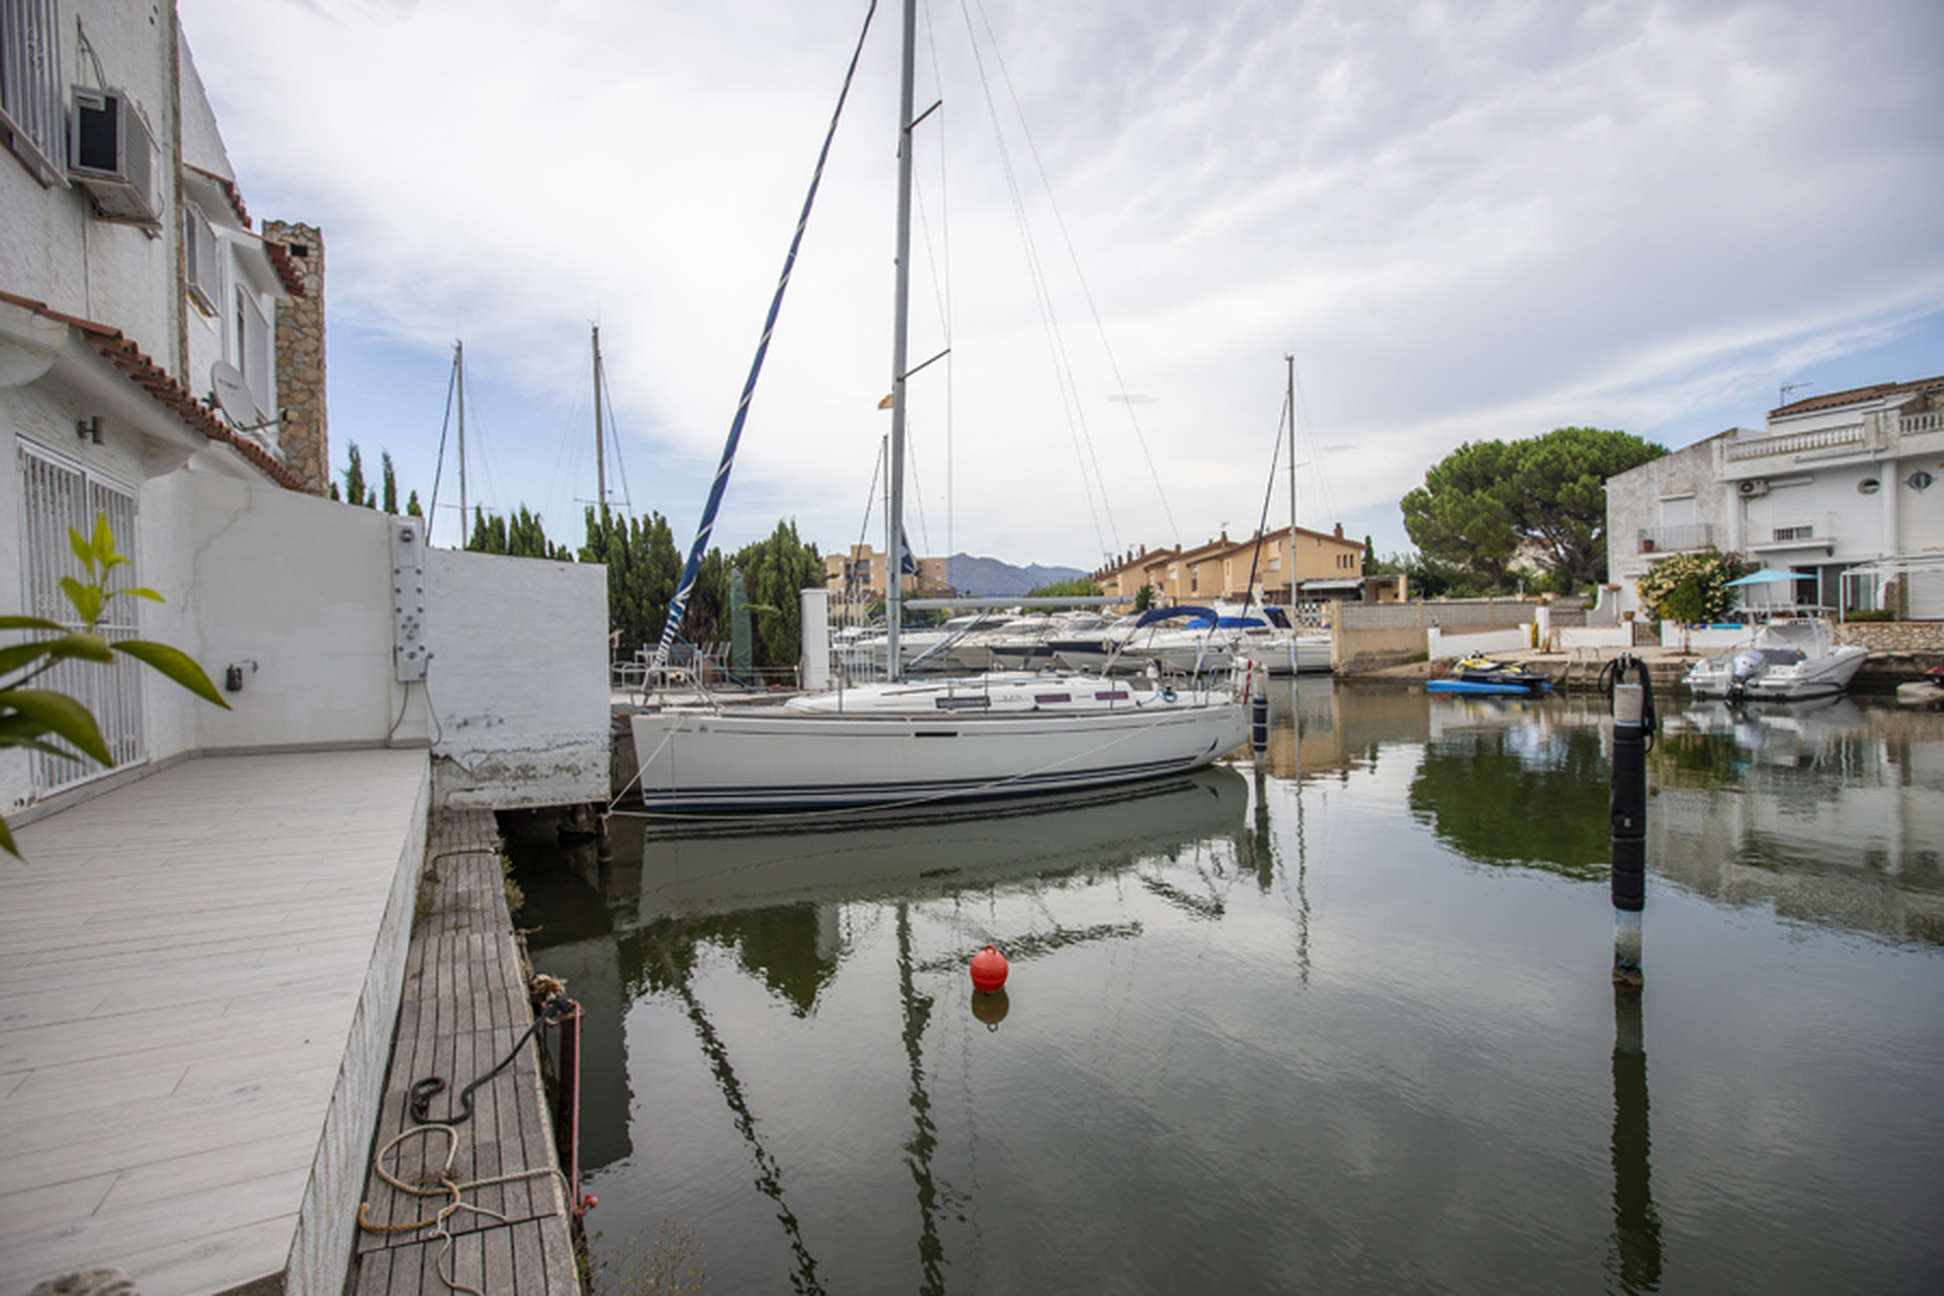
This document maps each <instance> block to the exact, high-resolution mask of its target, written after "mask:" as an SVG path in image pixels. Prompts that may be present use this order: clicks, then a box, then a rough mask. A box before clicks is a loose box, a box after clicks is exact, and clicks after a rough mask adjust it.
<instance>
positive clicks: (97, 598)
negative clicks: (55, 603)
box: [61, 576, 101, 625]
mask: <svg viewBox="0 0 1944 1296" xmlns="http://www.w3.org/2000/svg"><path fill="white" fill-rule="evenodd" d="M61 592H62V593H63V594H66V595H67V601H68V602H70V603H72V604H73V605H74V614H75V615H76V616H77V617H79V618H80V619H81V620H82V621H83V622H85V623H86V624H88V625H93V624H94V623H95V622H97V621H99V620H100V619H101V587H100V586H99V585H83V584H82V583H81V582H80V581H78V580H76V579H74V577H72V576H63V577H61Z"/></svg>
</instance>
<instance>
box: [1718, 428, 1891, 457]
mask: <svg viewBox="0 0 1944 1296" xmlns="http://www.w3.org/2000/svg"><path fill="white" fill-rule="evenodd" d="M1861 444H1863V425H1862V424H1861V423H1849V424H1845V425H1844V426H1842V427H1832V428H1817V429H1816V430H1815V431H1813V432H1791V433H1789V434H1788V435H1787V436H1774V437H1762V438H1761V439H1759V440H1755V441H1744V442H1742V443H1741V444H1740V445H1731V446H1729V447H1728V457H1729V458H1730V459H1760V458H1762V457H1763V456H1764V455H1780V454H1801V453H1802V452H1803V451H1805V450H1830V449H1834V448H1836V447H1837V446H1846V445H1861Z"/></svg>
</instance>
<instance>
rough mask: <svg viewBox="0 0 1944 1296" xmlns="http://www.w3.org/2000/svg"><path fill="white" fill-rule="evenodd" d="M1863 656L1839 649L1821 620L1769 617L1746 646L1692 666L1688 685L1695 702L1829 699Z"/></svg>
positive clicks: (1855, 648) (1848, 646) (1853, 646)
mask: <svg viewBox="0 0 1944 1296" xmlns="http://www.w3.org/2000/svg"><path fill="white" fill-rule="evenodd" d="M1867 656H1869V653H1868V651H1867V650H1866V649H1864V648H1861V647H1859V646H1857V645H1856V644H1838V643H1837V642H1836V641H1835V635H1834V633H1833V632H1832V631H1831V630H1830V626H1829V622H1828V620H1827V619H1825V618H1823V617H1819V616H1787V617H1774V618H1771V619H1770V620H1769V621H1768V622H1766V623H1765V624H1763V625H1761V626H1760V627H1758V628H1756V629H1755V631H1754V632H1753V634H1752V635H1751V637H1750V639H1749V642H1748V643H1747V644H1745V645H1743V646H1741V647H1739V648H1736V649H1734V650H1733V651H1730V652H1726V653H1723V654H1721V655H1720V656H1718V657H1710V658H1708V659H1707V660H1706V661H1703V662H1699V663H1697V664H1696V665H1695V666H1694V668H1693V669H1692V670H1690V671H1689V672H1688V675H1687V686H1688V691H1689V692H1691V693H1693V694H1694V695H1695V696H1696V697H1704V698H1726V699H1727V700H1729V701H1731V702H1738V701H1750V702H1800V701H1804V700H1807V699H1809V698H1819V697H1833V696H1835V695H1836V694H1838V693H1841V692H1842V691H1843V690H1844V689H1846V688H1848V687H1849V682H1850V680H1851V679H1852V678H1853V677H1854V676H1855V674H1856V672H1857V671H1858V669H1860V668H1861V667H1862V665H1863V660H1864V658H1865V657H1867Z"/></svg>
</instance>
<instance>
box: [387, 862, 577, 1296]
mask: <svg viewBox="0 0 1944 1296" xmlns="http://www.w3.org/2000/svg"><path fill="white" fill-rule="evenodd" d="M473 853H479V852H475V851H474V850H472V849H467V850H459V851H449V852H446V854H451V855H465V854H473ZM494 853H497V852H494ZM534 980H535V985H536V986H538V987H544V988H545V990H546V991H547V998H546V1000H545V1002H543V1003H542V1004H541V1005H540V1010H539V1013H538V1015H537V1016H535V1018H534V1020H533V1024H532V1025H531V1026H529V1027H527V1030H526V1033H525V1034H524V1035H522V1036H520V1038H519V1041H518V1042H517V1043H515V1044H514V1045H513V1047H512V1048H511V1049H509V1050H507V1054H506V1056H505V1057H504V1058H502V1059H500V1062H499V1065H497V1066H495V1067H494V1068H493V1069H492V1070H491V1071H488V1072H486V1073H485V1074H484V1075H481V1076H478V1077H476V1078H475V1079H474V1080H473V1081H472V1083H470V1084H468V1085H467V1086H466V1087H465V1088H464V1089H462V1090H460V1091H459V1098H458V1106H459V1108H460V1112H459V1114H458V1115H456V1116H448V1117H447V1118H446V1119H445V1120H443V1121H434V1120H430V1119H428V1114H429V1108H430V1105H431V1101H432V1099H433V1098H434V1097H436V1096H437V1095H438V1094H440V1093H441V1092H443V1091H444V1089H445V1087H446V1082H445V1079H444V1078H443V1077H440V1076H428V1077H427V1078H425V1079H423V1080H420V1081H418V1082H417V1083H415V1084H414V1085H413V1086H412V1087H411V1089H410V1090H409V1091H408V1093H407V1096H406V1114H407V1115H408V1116H409V1117H410V1119H412V1120H413V1121H416V1122H418V1123H417V1124H415V1125H411V1126H408V1127H407V1128H405V1129H403V1130H401V1131H399V1132H398V1133H397V1134H394V1135H393V1136H392V1137H391V1138H389V1139H387V1140H386V1141H385V1142H384V1144H383V1145H382V1146H380V1147H379V1149H378V1151H377V1154H376V1155H375V1156H373V1157H372V1164H371V1169H372V1173H373V1174H375V1175H377V1176H378V1178H379V1179H381V1180H383V1181H384V1182H385V1183H386V1184H387V1185H389V1186H390V1187H391V1188H392V1189H394V1190H395V1191H397V1192H401V1193H406V1194H409V1195H410V1196H413V1197H448V1198H449V1199H450V1200H448V1201H447V1202H446V1203H445V1204H444V1205H443V1206H441V1207H440V1208H439V1209H438V1210H436V1211H434V1212H433V1213H432V1214H430V1215H427V1216H425V1217H423V1218H422V1219H415V1220H411V1221H409V1222H406V1223H403V1224H380V1223H378V1222H377V1221H375V1220H373V1219H372V1218H371V1203H370V1202H368V1201H364V1202H359V1203H358V1227H359V1228H361V1229H363V1230H364V1231H365V1232H367V1233H382V1234H390V1233H416V1232H418V1231H419V1230H420V1229H426V1228H430V1229H434V1230H435V1231H436V1235H437V1236H438V1237H440V1238H442V1239H443V1240H444V1245H443V1246H441V1247H440V1249H439V1258H438V1260H437V1262H436V1265H435V1268H436V1269H437V1271H438V1275H439V1280H440V1281H441V1282H443V1283H444V1284H445V1285H446V1286H447V1287H448V1288H450V1289H451V1290H453V1291H455V1292H467V1293H469V1294H470V1296H486V1294H485V1292H483V1291H481V1290H480V1289H479V1288H477V1287H473V1286H469V1285H468V1284H466V1283H462V1282H460V1281H459V1280H458V1279H457V1278H456V1277H455V1276H454V1275H453V1273H452V1272H451V1270H450V1269H449V1268H448V1267H447V1266H448V1262H449V1261H450V1259H451V1257H452V1248H453V1242H454V1239H453V1236H452V1231H451V1230H450V1229H449V1228H448V1227H447V1226H446V1225H447V1221H448V1220H450V1219H451V1218H452V1216H453V1215H455V1214H457V1213H458V1212H459V1211H462V1210H466V1211H472V1212H473V1213H474V1214H477V1215H484V1216H486V1217H487V1218H489V1219H495V1220H498V1221H499V1222H500V1223H502V1224H511V1223H513V1222H514V1221H512V1220H511V1219H509V1218H507V1217H506V1216H505V1215H503V1214H501V1213H500V1212H499V1211H496V1210H492V1209H491V1208H489V1207H485V1206H479V1205H476V1204H474V1203H472V1202H469V1201H467V1200H466V1199H465V1194H466V1193H467V1192H469V1191H471V1190H472V1189H475V1188H491V1187H495V1186H497V1185H500V1184H509V1183H518V1182H520V1181H522V1180H526V1179H537V1178H539V1177H541V1176H543V1175H551V1176H552V1177H553V1178H554V1179H555V1180H556V1181H558V1183H559V1184H560V1189H561V1199H562V1200H563V1201H565V1202H566V1203H567V1206H568V1209H569V1210H572V1209H573V1206H574V1190H573V1187H572V1185H570V1184H569V1183H568V1182H567V1176H566V1175H565V1174H564V1173H563V1172H562V1171H561V1169H560V1167H559V1166H553V1165H550V1166H542V1167H540V1168H538V1169H534V1170H516V1171H513V1172H512V1173H510V1174H503V1175H492V1176H489V1177H487V1178H484V1179H467V1180H464V1181H460V1180H457V1179H454V1178H453V1174H452V1163H453V1161H454V1160H455V1159H456V1158H457V1156H458V1153H459V1129H458V1127H459V1126H460V1125H461V1124H463V1123H464V1122H466V1121H468V1120H470V1119H472V1114H473V1105H472V1095H473V1091H474V1090H475V1089H478V1088H479V1087H480V1086H482V1085H484V1084H486V1083H488V1082H489V1081H491V1080H492V1079H493V1077H494V1076H497V1075H498V1074H499V1073H500V1072H502V1071H504V1070H505V1069H506V1068H507V1067H508V1066H510V1065H512V1063H513V1060H514V1059H515V1058H517V1057H519V1055H520V1051H521V1050H522V1049H524V1048H525V1047H526V1046H527V1041H528V1040H530V1039H532V1038H533V1037H534V1035H535V1034H536V1033H537V1032H538V1031H539V1029H540V1028H541V1027H542V1026H543V1025H546V1024H548V1023H550V1022H558V1021H560V1020H561V1019H562V1018H563V1017H564V1016H565V1015H566V1013H567V1011H568V1010H569V1009H570V1008H574V1007H575V1006H576V1005H575V1004H574V1002H573V1001H572V1000H570V999H567V998H565V997H564V996H563V995H562V994H561V993H560V984H561V983H560V982H558V981H555V980H553V979H552V978H550V977H536V978H535V979H534ZM431 1133H440V1134H444V1135H445V1136H446V1151H445V1160H444V1162H443V1163H442V1164H441V1165H440V1168H439V1174H438V1178H437V1180H436V1181H433V1182H429V1183H428V1182H424V1181H421V1182H420V1183H416V1184H413V1183H407V1182H406V1181H405V1180H403V1179H400V1178H399V1177H398V1176H397V1175H395V1174H393V1173H392V1172H391V1171H390V1170H389V1169H387V1168H386V1166H385V1157H386V1155H387V1154H388V1153H390V1152H391V1151H392V1149H394V1148H396V1147H397V1146H398V1145H399V1144H401V1143H403V1142H404V1141H405V1140H407V1139H409V1138H416V1137H418V1136H420V1135H423V1134H431Z"/></svg>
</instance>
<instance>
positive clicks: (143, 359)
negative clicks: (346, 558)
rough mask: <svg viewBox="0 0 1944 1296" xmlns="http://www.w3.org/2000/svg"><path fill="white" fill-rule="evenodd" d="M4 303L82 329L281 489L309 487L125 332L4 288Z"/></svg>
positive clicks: (0, 295) (166, 404)
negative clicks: (219, 415)
mask: <svg viewBox="0 0 1944 1296" xmlns="http://www.w3.org/2000/svg"><path fill="white" fill-rule="evenodd" d="M0 301H5V302H10V303H12V304H13V305H15V306H19V307H21V308H23V309H25V310H30V311H33V312H34V313H35V314H36V315H40V316H44V317H45V318H47V319H51V320H53V321H55V322H56V323H59V324H65V325H67V326H68V327H69V328H72V329H77V330H79V331H80V333H81V335H82V336H83V337H85V338H87V339H88V341H89V342H92V343H93V344H94V345H95V347H96V349H97V350H99V351H100V352H101V354H102V356H103V357H104V358H105V359H106V360H107V361H108V362H109V363H110V364H112V365H114V366H115V368H117V369H119V370H121V371H122V372H123V373H124V374H126V375H127V376H128V380H129V381H130V382H132V383H134V384H135V385H136V386H137V387H140V388H141V389H142V390H143V391H145V392H147V393H148V394H149V395H150V396H151V397H153V398H154V399H155V402H156V403H157V404H158V405H161V406H162V407H163V408H164V409H166V410H169V411H170V412H171V413H173V414H174V415H175V416H176V417H177V418H179V419H181V420H182V421H183V422H184V423H187V424H188V425H189V426H190V427H191V428H194V429H195V430H196V431H198V432H200V433H202V434H203V435H204V436H205V437H207V438H209V439H210V440H211V441H219V442H221V443H222V444H224V445H227V446H229V447H231V448H232V449H234V450H235V451H236V452H237V453H238V454H240V455H242V456H243V458H245V459H247V460H248V461H249V462H250V463H251V464H253V465H254V466H255V467H256V468H257V469H259V470H260V471H261V472H262V473H263V475H264V476H266V477H268V478H269V479H270V480H271V481H273V482H275V483H277V485H279V486H282V487H285V488H287V489H289V490H294V491H301V490H303V489H304V483H303V482H302V480H301V479H299V478H298V476H297V474H296V473H293V472H292V471H290V469H288V468H286V467H284V466H283V465H282V464H280V463H278V462H277V460H276V457H275V456H274V455H272V454H271V453H270V452H269V451H267V450H265V449H264V448H263V447H262V446H260V445H258V444H257V443H256V442H254V441H252V440H250V439H249V438H248V437H243V436H239V435H237V434H236V433H234V432H232V431H231V430H230V429H229V428H228V427H227V426H225V425H224V423H223V421H222V420H221V419H219V418H217V417H216V415H215V414H214V413H213V412H212V411H211V410H210V408H209V407H208V406H207V405H204V404H203V403H202V402H201V401H198V400H197V399H196V398H195V397H194V396H192V395H190V394H189V389H188V388H186V387H184V386H183V385H182V384H181V383H179V382H177V381H176V379H175V376H174V375H173V374H171V373H170V372H169V371H168V370H166V369H164V368H163V367H162V366H161V365H158V364H156V363H155V361H153V360H151V359H149V358H148V356H146V355H145V354H143V352H142V349H141V348H140V347H138V346H136V345H135V344H134V343H133V342H132V341H130V340H129V339H128V338H126V337H124V336H122V331H121V330H120V329H118V328H111V327H109V326H108V325H106V324H99V323H96V322H95V321H94V320H90V319H82V318H81V317H80V316H78V315H68V314H66V313H64V312H62V311H57V310H55V309H54V308H53V307H51V306H49V305H48V304H47V303H46V302H37V301H35V300H33V299H32V298H30V297H21V296H19V295H17V294H15V293H10V292H6V291H4V290H0Z"/></svg>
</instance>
